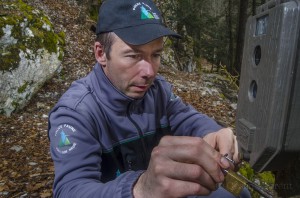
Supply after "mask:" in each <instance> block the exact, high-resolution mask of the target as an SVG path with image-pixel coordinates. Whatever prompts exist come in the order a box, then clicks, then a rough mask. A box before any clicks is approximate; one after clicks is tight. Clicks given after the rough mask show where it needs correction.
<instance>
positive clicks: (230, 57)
mask: <svg viewBox="0 0 300 198" xmlns="http://www.w3.org/2000/svg"><path fill="white" fill-rule="evenodd" d="M226 17H227V22H228V41H229V43H228V58H227V59H228V65H227V70H228V71H229V72H230V73H233V54H234V53H233V44H234V39H233V36H232V35H233V34H232V0H229V1H228V12H227V14H226Z"/></svg>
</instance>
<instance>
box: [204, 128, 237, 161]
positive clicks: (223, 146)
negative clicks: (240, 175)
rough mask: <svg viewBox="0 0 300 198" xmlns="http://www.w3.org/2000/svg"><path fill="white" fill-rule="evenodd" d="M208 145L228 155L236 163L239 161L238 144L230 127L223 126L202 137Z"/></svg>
mask: <svg viewBox="0 0 300 198" xmlns="http://www.w3.org/2000/svg"><path fill="white" fill-rule="evenodd" d="M203 139H204V140H205V141H206V142H207V143H208V144H209V145H211V146H212V147H213V148H215V149H216V150H217V151H219V152H220V154H222V155H225V154H228V156H229V157H230V158H231V159H233V160H234V161H235V162H236V163H238V162H239V160H240V159H239V156H238V144H237V140H236V136H235V135H234V134H233V131H232V130H231V129H230V128H224V129H221V130H219V131H217V132H214V133H209V134H207V135H206V136H205V137H204V138H203Z"/></svg>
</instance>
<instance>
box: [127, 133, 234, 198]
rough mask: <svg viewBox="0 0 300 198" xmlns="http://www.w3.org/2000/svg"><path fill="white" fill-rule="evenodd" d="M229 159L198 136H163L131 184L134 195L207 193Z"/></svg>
mask: <svg viewBox="0 0 300 198" xmlns="http://www.w3.org/2000/svg"><path fill="white" fill-rule="evenodd" d="M229 166H230V164H229V162H228V161H227V160H226V159H225V158H224V157H222V155H221V154H220V153H219V152H217V151H216V150H215V149H214V148H213V147H211V146H210V145H209V144H208V143H207V142H206V141H204V140H203V139H202V138H198V137H185V136H165V137H163V138H162V139H161V141H160V143H159V145H158V146H157V147H155V148H154V149H153V151H152V153H151V159H150V163H149V166H148V169H147V170H146V171H145V172H144V173H143V174H142V175H141V176H140V178H139V179H138V181H137V183H136V184H135V186H134V189H133V194H134V197H135V198H140V197H143V198H148V197H156V198H160V197H186V196H189V195H207V194H209V193H211V192H212V191H214V190H216V188H217V184H218V183H220V182H222V181H223V180H224V174H223V172H222V170H221V168H229Z"/></svg>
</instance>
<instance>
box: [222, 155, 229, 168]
mask: <svg viewBox="0 0 300 198" xmlns="http://www.w3.org/2000/svg"><path fill="white" fill-rule="evenodd" d="M221 164H222V165H223V166H224V167H225V168H229V167H230V164H229V161H228V160H227V159H226V158H225V157H221Z"/></svg>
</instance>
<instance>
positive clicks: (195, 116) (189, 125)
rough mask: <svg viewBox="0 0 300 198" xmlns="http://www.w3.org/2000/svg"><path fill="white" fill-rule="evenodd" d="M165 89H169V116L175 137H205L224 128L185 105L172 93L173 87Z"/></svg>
mask: <svg viewBox="0 0 300 198" xmlns="http://www.w3.org/2000/svg"><path fill="white" fill-rule="evenodd" d="M165 87H168V88H169V89H168V90H167V93H168V103H167V114H168V118H169V121H170V125H171V130H172V131H173V133H174V135H183V136H197V137H204V136H205V135H207V134H208V133H211V132H215V131H218V130H220V129H221V128H222V127H221V126H220V125H218V124H217V123H216V121H214V120H213V119H212V118H210V117H208V116H207V115H205V114H202V113H200V112H198V111H197V110H196V109H195V108H194V107H192V106H191V105H189V104H186V103H184V102H183V101H182V99H181V98H180V97H179V96H176V95H175V94H174V93H173V92H172V86H171V85H169V86H165Z"/></svg>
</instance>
